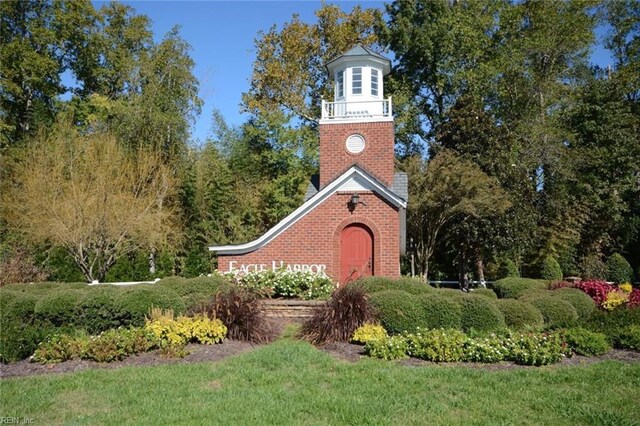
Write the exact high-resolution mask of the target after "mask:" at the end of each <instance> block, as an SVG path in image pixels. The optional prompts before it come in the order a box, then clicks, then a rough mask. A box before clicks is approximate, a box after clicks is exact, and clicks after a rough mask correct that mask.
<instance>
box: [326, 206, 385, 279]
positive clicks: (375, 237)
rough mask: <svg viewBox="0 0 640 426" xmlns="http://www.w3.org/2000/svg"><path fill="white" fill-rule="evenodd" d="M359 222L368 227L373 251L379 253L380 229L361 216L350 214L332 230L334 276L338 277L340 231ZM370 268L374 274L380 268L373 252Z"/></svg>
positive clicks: (377, 256) (378, 257)
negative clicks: (371, 237)
mask: <svg viewBox="0 0 640 426" xmlns="http://www.w3.org/2000/svg"><path fill="white" fill-rule="evenodd" d="M354 224H360V225H363V226H365V227H366V228H368V230H369V231H370V232H371V234H372V236H373V253H380V231H379V230H378V227H377V226H376V224H375V223H374V222H373V221H371V220H370V219H367V218H365V217H361V216H351V217H348V218H346V219H344V220H342V221H341V222H340V223H339V224H338V226H337V227H336V229H335V231H334V232H333V269H334V271H333V273H332V275H333V276H334V277H340V238H341V235H342V231H343V230H344V229H345V228H346V227H348V226H349V225H354ZM372 269H373V272H374V274H375V273H376V271H380V270H381V263H380V256H379V255H378V254H375V255H374V256H373V265H372Z"/></svg>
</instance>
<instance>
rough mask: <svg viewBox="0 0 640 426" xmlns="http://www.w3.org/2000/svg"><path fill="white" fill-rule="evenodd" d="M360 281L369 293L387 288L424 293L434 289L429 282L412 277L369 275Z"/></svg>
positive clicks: (411, 292)
mask: <svg viewBox="0 0 640 426" xmlns="http://www.w3.org/2000/svg"><path fill="white" fill-rule="evenodd" d="M360 283H361V284H362V287H363V288H364V290H365V291H366V292H367V293H369V294H373V293H377V292H380V291H387V290H402V291H406V292H407V293H410V294H424V293H429V292H432V291H433V290H434V288H433V287H431V286H430V285H429V284H427V283H424V282H421V281H420V280H418V279H416V278H411V277H402V278H400V279H397V280H394V279H391V278H384V277H368V278H364V279H362V280H360Z"/></svg>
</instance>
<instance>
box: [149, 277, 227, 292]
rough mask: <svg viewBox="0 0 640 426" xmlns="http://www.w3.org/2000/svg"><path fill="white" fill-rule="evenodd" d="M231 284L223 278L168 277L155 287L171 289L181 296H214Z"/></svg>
mask: <svg viewBox="0 0 640 426" xmlns="http://www.w3.org/2000/svg"><path fill="white" fill-rule="evenodd" d="M228 284H229V282H228V281H227V280H226V279H224V278H222V277H217V276H214V277H196V278H182V277H167V278H163V279H161V280H160V281H158V282H157V283H156V284H154V285H155V286H158V287H163V288H169V289H171V290H173V291H175V292H176V293H178V295H180V296H187V295H189V294H193V293H204V294H210V295H214V294H215V293H217V292H218V290H219V289H220V288H221V287H222V286H224V285H228Z"/></svg>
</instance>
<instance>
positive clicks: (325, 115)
mask: <svg viewBox="0 0 640 426" xmlns="http://www.w3.org/2000/svg"><path fill="white" fill-rule="evenodd" d="M321 118H322V120H341V121H342V120H362V119H376V118H385V119H391V118H393V111H392V105H391V98H388V99H381V100H367V101H336V102H327V101H325V100H323V101H322V117H321Z"/></svg>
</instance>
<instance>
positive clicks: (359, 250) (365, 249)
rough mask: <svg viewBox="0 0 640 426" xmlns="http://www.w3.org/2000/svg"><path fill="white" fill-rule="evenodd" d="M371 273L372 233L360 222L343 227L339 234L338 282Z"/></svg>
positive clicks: (355, 278) (367, 275)
mask: <svg viewBox="0 0 640 426" xmlns="http://www.w3.org/2000/svg"><path fill="white" fill-rule="evenodd" d="M371 275H373V234H372V232H371V230H370V229H369V228H368V227H366V226H365V225H363V224H361V223H354V224H352V225H349V226H347V227H345V228H344V229H343V230H342V233H341V234H340V283H342V284H346V283H349V282H351V281H355V280H357V279H358V278H360V277H370V276H371Z"/></svg>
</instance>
